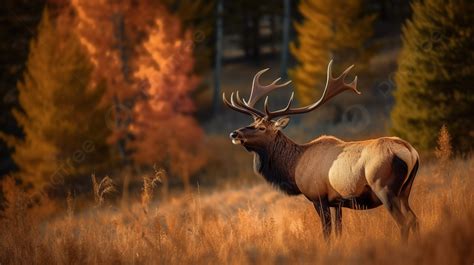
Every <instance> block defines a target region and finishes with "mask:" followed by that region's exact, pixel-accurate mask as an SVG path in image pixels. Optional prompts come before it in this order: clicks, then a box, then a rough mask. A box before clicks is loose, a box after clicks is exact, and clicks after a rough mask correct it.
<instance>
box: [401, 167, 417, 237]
mask: <svg viewBox="0 0 474 265" xmlns="http://www.w3.org/2000/svg"><path fill="white" fill-rule="evenodd" d="M418 165H419V162H418V161H416V164H415V166H414V167H413V169H412V171H411V172H410V175H409V176H408V179H407V181H406V182H405V184H403V187H402V190H401V192H400V198H401V206H402V211H403V212H404V214H405V215H406V216H407V218H408V224H409V227H410V229H411V230H412V232H413V233H414V234H418V233H419V223H418V218H417V217H416V214H415V213H414V212H413V210H412V209H411V208H410V204H409V202H408V198H409V196H410V191H411V187H412V185H413V181H414V180H415V176H416V172H417V171H418Z"/></svg>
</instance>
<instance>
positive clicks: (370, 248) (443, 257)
mask: <svg viewBox="0 0 474 265" xmlns="http://www.w3.org/2000/svg"><path fill="white" fill-rule="evenodd" d="M473 175H474V158H469V159H454V160H452V161H448V162H443V163H442V166H440V164H439V162H438V161H436V162H427V163H423V164H422V166H421V170H420V172H419V175H418V177H417V179H416V180H415V186H414V187H413V190H412V196H411V204H412V206H413V207H412V208H413V209H414V211H415V212H416V213H417V214H418V216H419V219H420V223H421V233H420V235H419V236H418V237H411V238H410V239H409V241H408V242H402V241H401V240H400V239H399V233H398V229H397V227H396V225H395V222H394V221H393V220H392V219H391V218H390V216H389V214H388V213H387V212H386V211H385V209H384V208H383V207H379V208H376V209H372V210H365V211H354V210H347V209H345V210H344V211H343V226H344V227H343V235H342V237H340V238H334V237H333V238H332V239H331V242H330V243H329V244H327V243H326V242H325V241H324V240H323V239H322V238H323V237H322V232H321V228H320V221H319V219H318V218H317V216H316V214H315V211H314V209H313V207H312V205H311V204H310V203H309V202H308V201H306V199H305V198H303V197H287V196H285V195H283V194H282V193H280V192H278V191H276V190H274V189H273V188H272V187H270V186H269V185H267V184H264V183H261V184H255V185H248V184H247V185H245V186H244V187H235V186H234V187H229V188H224V189H223V190H213V191H202V190H197V191H195V192H193V193H189V194H184V195H179V196H177V195H174V196H171V197H170V198H169V199H168V200H167V201H160V199H156V200H154V201H153V200H150V197H151V195H152V194H142V195H143V196H142V203H138V202H136V203H135V204H132V205H130V206H124V207H118V206H111V205H110V204H109V205H107V204H106V203H104V204H102V206H99V205H97V206H96V207H93V208H89V210H82V211H77V210H76V211H75V210H74V208H75V206H74V200H73V199H72V198H69V199H68V200H67V201H65V202H64V204H66V203H67V204H68V205H69V207H68V208H69V209H68V211H66V212H64V213H62V214H55V215H53V216H52V217H51V215H50V214H48V207H52V206H44V207H33V208H31V209H27V205H25V198H24V195H22V194H21V192H15V191H14V190H15V189H13V188H12V187H10V188H8V187H7V189H6V190H7V198H8V199H9V201H10V202H11V203H10V204H9V206H8V208H7V210H6V212H5V216H4V218H2V219H1V224H0V264H296V263H299V264H473V262H474V226H473V224H474V193H473V192H472V188H473V185H474V180H473V177H472V176H473ZM7 185H8V184H4V186H7ZM150 185H152V184H151V182H149V181H148V189H146V190H147V193H152V192H153V189H152V186H150ZM98 195H99V196H100V194H98ZM98 199H99V200H98V201H97V203H98V204H99V203H101V202H100V198H98ZM105 199H106V198H105ZM41 216H48V218H46V217H45V218H41Z"/></svg>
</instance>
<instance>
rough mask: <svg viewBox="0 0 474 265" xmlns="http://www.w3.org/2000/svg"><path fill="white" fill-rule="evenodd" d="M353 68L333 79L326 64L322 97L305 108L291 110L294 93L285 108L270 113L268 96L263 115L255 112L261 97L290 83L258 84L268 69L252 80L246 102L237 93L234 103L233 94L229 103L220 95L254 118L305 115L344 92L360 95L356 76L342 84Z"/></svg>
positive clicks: (235, 108)
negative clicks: (349, 91) (347, 82)
mask: <svg viewBox="0 0 474 265" xmlns="http://www.w3.org/2000/svg"><path fill="white" fill-rule="evenodd" d="M353 67H354V65H351V66H349V67H348V68H347V69H346V70H345V71H344V72H343V73H342V74H341V75H340V76H339V77H337V78H334V77H333V76H332V60H331V61H330V62H329V64H328V70H327V79H326V86H325V88H324V91H323V95H322V96H321V98H320V99H319V100H318V101H316V102H315V103H313V104H311V105H308V106H306V107H300V108H295V109H293V108H291V104H292V102H293V97H294V93H292V94H291V97H290V100H289V101H288V104H287V105H286V107H285V108H283V109H280V110H277V111H270V110H269V109H268V96H267V97H266V98H265V103H264V109H265V113H263V112H261V111H259V110H257V109H256V108H255V107H254V106H255V104H256V103H257V102H258V100H260V99H261V98H262V97H263V96H265V95H266V94H268V93H270V92H271V91H273V90H275V89H277V88H281V87H284V86H287V85H288V84H289V83H290V82H291V81H288V82H286V83H283V84H277V82H278V81H280V79H281V78H277V79H276V80H275V81H273V82H272V83H271V84H269V85H266V86H263V85H261V84H260V82H259V79H260V76H261V75H262V74H263V73H265V72H266V71H268V69H269V68H267V69H263V70H261V71H259V72H258V73H257V74H256V75H255V76H254V78H253V82H252V90H251V92H250V98H249V100H248V101H245V100H244V99H242V98H241V97H240V96H239V92H238V91H237V93H236V101H235V102H234V93H232V94H231V96H230V102H229V101H228V100H227V99H226V97H225V94H222V97H223V98H222V99H223V101H224V103H225V104H226V105H227V106H228V107H229V108H231V109H233V110H235V111H238V112H241V113H244V114H248V115H252V116H254V117H261V118H267V119H269V120H270V119H272V118H276V117H280V116H284V115H293V114H301V113H306V112H310V111H312V110H314V109H316V108H318V107H319V106H321V105H322V104H324V103H325V102H327V101H328V100H329V99H331V98H333V97H335V96H336V95H338V94H340V93H342V92H344V91H346V90H352V91H354V92H355V93H357V94H361V93H360V91H359V90H357V76H356V77H355V79H354V81H352V82H351V83H350V84H346V83H345V82H344V78H345V77H346V76H347V73H349V71H350V70H351V69H352V68H353Z"/></svg>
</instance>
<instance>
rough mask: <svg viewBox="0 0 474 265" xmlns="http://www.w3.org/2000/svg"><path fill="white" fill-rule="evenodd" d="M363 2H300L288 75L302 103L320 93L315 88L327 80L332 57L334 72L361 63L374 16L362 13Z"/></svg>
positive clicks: (325, 0)
mask: <svg viewBox="0 0 474 265" xmlns="http://www.w3.org/2000/svg"><path fill="white" fill-rule="evenodd" d="M362 2H363V1H362V0H348V1H333V0H302V1H301V2H300V4H299V11H300V12H301V14H302V16H303V21H302V22H301V23H296V24H295V29H296V32H297V34H298V37H297V40H296V41H295V42H293V43H291V45H290V51H291V53H292V54H293V56H294V57H295V58H296V60H297V61H298V64H297V66H296V67H295V68H293V69H291V70H290V71H289V75H290V77H291V79H292V80H293V82H294V83H295V86H296V95H297V98H298V100H299V101H300V102H301V103H303V104H309V103H311V102H313V101H314V99H315V98H316V97H317V95H318V94H319V93H321V92H319V91H317V90H316V89H315V88H316V87H317V86H318V85H319V84H322V83H324V81H325V80H326V67H327V64H328V62H329V61H330V60H331V59H334V60H335V64H334V65H335V69H334V72H339V71H338V70H340V69H338V68H339V67H341V68H342V67H347V65H350V64H354V63H357V64H358V65H359V64H360V63H361V62H360V60H361V59H362V58H363V57H364V55H365V53H364V50H365V49H364V44H365V42H366V40H367V38H369V37H370V36H371V35H372V22H373V20H374V18H375V16H373V15H364V14H363V13H362V10H363V9H362ZM342 60H345V61H348V62H349V63H347V62H341V61H342ZM339 62H341V63H339Z"/></svg>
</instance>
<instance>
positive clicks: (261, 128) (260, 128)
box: [258, 126, 267, 131]
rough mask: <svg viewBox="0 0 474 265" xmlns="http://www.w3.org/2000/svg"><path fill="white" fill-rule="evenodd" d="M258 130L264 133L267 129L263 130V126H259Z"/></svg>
mask: <svg viewBox="0 0 474 265" xmlns="http://www.w3.org/2000/svg"><path fill="white" fill-rule="evenodd" d="M258 129H259V130H260V131H265V130H266V129H267V128H265V126H259V127H258Z"/></svg>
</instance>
